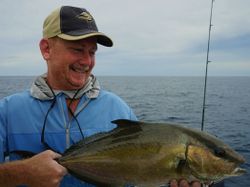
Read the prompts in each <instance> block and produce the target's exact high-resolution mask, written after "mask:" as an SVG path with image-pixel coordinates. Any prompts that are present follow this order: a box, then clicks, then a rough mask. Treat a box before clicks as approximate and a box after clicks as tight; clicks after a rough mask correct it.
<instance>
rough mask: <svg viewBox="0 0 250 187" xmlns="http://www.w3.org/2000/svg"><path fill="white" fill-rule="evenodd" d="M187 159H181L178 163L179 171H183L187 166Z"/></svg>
mask: <svg viewBox="0 0 250 187" xmlns="http://www.w3.org/2000/svg"><path fill="white" fill-rule="evenodd" d="M187 166H188V165H187V160H180V161H179V163H178V165H177V172H178V173H182V172H183V170H184V169H185V168H187Z"/></svg>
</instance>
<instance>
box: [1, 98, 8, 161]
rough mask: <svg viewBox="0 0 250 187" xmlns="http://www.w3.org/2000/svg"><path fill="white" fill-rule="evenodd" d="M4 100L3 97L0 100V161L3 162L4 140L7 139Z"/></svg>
mask: <svg viewBox="0 0 250 187" xmlns="http://www.w3.org/2000/svg"><path fill="white" fill-rule="evenodd" d="M6 110H7V106H6V101H5V99H2V100H0V162H4V160H5V156H4V155H5V154H4V153H5V152H6V140H7V135H6V134H7V131H6V126H7V120H6V116H7V115H6Z"/></svg>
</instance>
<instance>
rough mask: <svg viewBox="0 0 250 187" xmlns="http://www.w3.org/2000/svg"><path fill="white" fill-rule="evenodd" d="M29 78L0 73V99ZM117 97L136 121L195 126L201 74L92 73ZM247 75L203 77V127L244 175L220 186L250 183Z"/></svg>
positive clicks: (199, 112) (198, 118)
mask: <svg viewBox="0 0 250 187" xmlns="http://www.w3.org/2000/svg"><path fill="white" fill-rule="evenodd" d="M33 80H34V77H0V87H1V89H0V98H3V97H4V96H7V95H10V94H12V93H15V92H19V91H22V90H25V89H29V87H30V85H31V83H32V81H33ZM98 80H99V81H100V83H101V86H102V88H104V89H106V90H109V91H112V92H114V93H116V94H117V95H119V96H120V97H121V98H123V99H124V100H125V101H126V102H127V103H128V104H129V105H130V106H131V107H132V108H133V110H134V112H135V114H136V115H137V117H138V119H139V120H143V121H148V122H175V123H181V124H183V125H184V126H188V127H193V128H197V129H200V128H201V116H202V103H203V89H204V78H203V77H98ZM249 82H250V77H208V83H207V94H206V108H205V121H204V130H205V131H207V132H209V133H211V134H213V135H216V136H217V137H218V138H220V139H222V140H223V141H224V142H225V143H227V144H229V145H230V146H231V147H232V148H234V149H235V150H236V151H237V152H239V153H240V154H242V155H243V156H244V157H245V158H246V163H245V164H243V165H242V167H243V168H245V169H247V171H248V173H247V174H245V175H243V176H240V177H232V178H229V179H226V180H225V186H226V187H247V186H250V84H249Z"/></svg>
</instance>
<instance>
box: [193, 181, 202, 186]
mask: <svg viewBox="0 0 250 187" xmlns="http://www.w3.org/2000/svg"><path fill="white" fill-rule="evenodd" d="M191 187H201V183H200V182H198V181H193V182H192V183H191Z"/></svg>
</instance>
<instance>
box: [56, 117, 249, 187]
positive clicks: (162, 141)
mask: <svg viewBox="0 0 250 187" xmlns="http://www.w3.org/2000/svg"><path fill="white" fill-rule="evenodd" d="M113 123H114V124H116V125H117V127H116V128H115V129H113V130H111V131H109V132H105V133H98V134H96V135H92V136H90V137H88V138H85V139H84V140H81V141H79V142H78V143H76V144H75V145H72V146H71V147H70V148H69V149H68V150H66V151H65V152H64V154H63V155H62V157H60V158H59V159H58V162H59V163H60V164H61V165H63V166H64V167H66V168H67V170H68V171H69V173H71V174H72V175H74V176H76V177H77V178H79V179H81V180H83V181H86V182H89V183H91V184H94V185H97V186H103V187H105V186H109V187H112V186H114V187H118V186H128V185H129V186H131V185H132V186H140V187H144V186H145V187H156V186H161V185H164V184H167V183H168V182H169V181H170V180H172V179H177V180H178V179H182V178H185V179H186V180H188V181H194V180H198V181H200V182H201V183H205V184H210V183H214V182H219V181H221V180H223V179H225V178H228V177H232V176H240V175H242V174H244V173H246V170H245V169H243V168H240V167H239V166H240V164H243V163H244V162H245V159H244V158H243V156H241V155H240V154H238V153H237V152H236V151H234V150H233V149H232V148H230V147H229V146H228V145H226V144H225V143H223V142H222V141H221V140H219V139H218V138H217V137H215V136H213V135H211V134H208V133H206V132H203V131H199V130H197V129H193V128H187V127H184V126H183V125H179V124H171V123H149V122H143V121H131V120H126V119H119V120H115V121H113Z"/></svg>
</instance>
